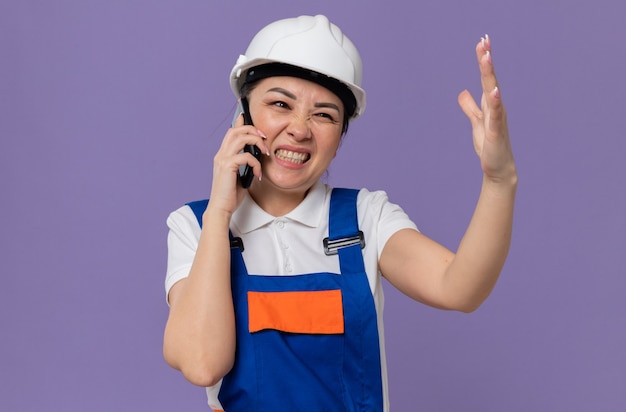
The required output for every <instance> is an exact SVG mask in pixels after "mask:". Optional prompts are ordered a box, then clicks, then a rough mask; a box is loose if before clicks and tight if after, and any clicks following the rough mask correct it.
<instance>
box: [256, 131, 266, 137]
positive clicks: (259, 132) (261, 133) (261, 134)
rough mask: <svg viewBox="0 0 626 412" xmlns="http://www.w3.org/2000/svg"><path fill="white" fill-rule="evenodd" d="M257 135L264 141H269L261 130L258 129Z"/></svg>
mask: <svg viewBox="0 0 626 412" xmlns="http://www.w3.org/2000/svg"><path fill="white" fill-rule="evenodd" d="M256 131H257V133H258V134H259V136H261V137H262V138H264V139H267V136H265V133H263V132H262V131H260V130H259V129H256Z"/></svg>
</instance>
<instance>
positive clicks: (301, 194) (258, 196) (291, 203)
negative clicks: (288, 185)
mask: <svg viewBox="0 0 626 412" xmlns="http://www.w3.org/2000/svg"><path fill="white" fill-rule="evenodd" d="M259 183H260V182H254V183H253V184H252V186H251V187H250V189H249V190H250V196H251V197H252V199H254V201H255V202H256V204H257V205H259V207H260V208H261V209H263V210H264V211H266V212H267V213H269V214H270V215H272V216H275V217H278V216H284V215H286V214H287V213H289V212H291V211H292V210H293V209H295V208H296V207H297V206H298V205H299V204H300V203H302V201H303V200H304V198H305V197H306V195H307V193H308V191H309V190H308V189H307V190H305V191H301V190H300V191H295V190H294V191H288V190H282V189H278V188H275V187H272V186H270V185H262V184H259Z"/></svg>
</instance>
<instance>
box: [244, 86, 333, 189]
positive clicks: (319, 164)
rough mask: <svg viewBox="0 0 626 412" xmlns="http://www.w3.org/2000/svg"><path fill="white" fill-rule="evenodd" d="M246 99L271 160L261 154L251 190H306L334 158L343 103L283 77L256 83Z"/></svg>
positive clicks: (323, 91) (325, 92)
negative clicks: (257, 178)
mask: <svg viewBox="0 0 626 412" xmlns="http://www.w3.org/2000/svg"><path fill="white" fill-rule="evenodd" d="M248 101H249V103H250V115H251V117H252V120H253V122H254V125H255V127H256V128H258V129H259V130H260V131H262V132H263V133H264V134H265V135H266V136H267V141H266V143H267V145H268V147H269V148H270V156H269V157H267V156H262V167H263V178H262V180H261V181H260V182H255V184H254V185H253V187H258V188H259V189H261V190H264V189H280V190H283V191H292V192H306V191H307V190H308V189H309V188H310V187H311V186H312V185H313V184H314V183H315V182H316V181H317V180H318V179H319V178H320V177H321V176H322V174H323V173H324V172H325V171H326V169H327V168H328V166H329V165H330V162H331V161H332V160H333V158H334V157H335V155H336V154H337V149H338V147H339V143H340V141H341V134H342V125H343V118H344V107H343V104H342V102H341V100H340V99H339V98H338V97H337V96H336V95H335V94H334V93H332V92H331V91H330V90H328V89H326V88H325V87H323V86H320V85H318V84H317V83H313V82H310V81H308V80H303V79H300V78H296V77H282V76H281V77H269V78H266V79H263V80H260V81H259V83H258V84H257V85H256V86H255V87H254V89H253V90H252V91H251V92H250V94H249V96H248Z"/></svg>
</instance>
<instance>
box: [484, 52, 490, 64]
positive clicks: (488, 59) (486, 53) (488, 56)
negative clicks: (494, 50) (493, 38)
mask: <svg viewBox="0 0 626 412" xmlns="http://www.w3.org/2000/svg"><path fill="white" fill-rule="evenodd" d="M485 56H487V61H488V62H489V63H491V62H492V61H491V52H490V51H489V50H487V51H486V52H485Z"/></svg>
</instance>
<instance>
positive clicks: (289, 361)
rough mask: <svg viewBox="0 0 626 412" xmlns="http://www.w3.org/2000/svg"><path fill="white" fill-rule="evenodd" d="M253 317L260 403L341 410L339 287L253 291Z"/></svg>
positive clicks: (250, 311) (250, 310)
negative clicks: (329, 288)
mask: <svg viewBox="0 0 626 412" xmlns="http://www.w3.org/2000/svg"><path fill="white" fill-rule="evenodd" d="M248 316H249V331H250V333H251V335H252V340H253V342H254V347H255V357H256V366H257V385H258V389H259V391H258V393H259V394H260V397H261V398H262V399H263V400H262V402H261V404H264V405H268V406H269V405H273V404H276V405H280V406H281V409H283V410H294V411H295V410H298V409H289V408H290V407H295V408H297V407H298V406H300V407H301V406H302V405H309V406H310V407H314V409H315V410H326V409H327V408H328V410H336V408H337V407H338V405H343V403H344V401H345V399H344V397H343V390H342V389H339V390H338V388H344V387H345V385H344V384H343V376H344V371H343V367H344V315H343V302H342V293H341V290H340V289H335V290H313V291H311V290H307V291H280V292H256V291H248ZM287 394H288V395H287ZM281 395H282V396H281ZM276 402H278V403H276Z"/></svg>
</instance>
